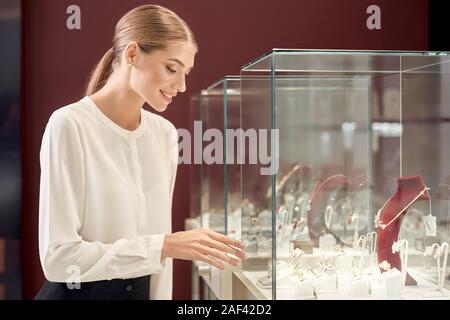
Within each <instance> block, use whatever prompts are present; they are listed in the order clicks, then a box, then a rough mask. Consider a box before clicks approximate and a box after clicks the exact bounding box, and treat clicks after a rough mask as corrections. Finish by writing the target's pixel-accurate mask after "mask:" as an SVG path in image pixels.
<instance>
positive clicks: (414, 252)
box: [401, 58, 450, 297]
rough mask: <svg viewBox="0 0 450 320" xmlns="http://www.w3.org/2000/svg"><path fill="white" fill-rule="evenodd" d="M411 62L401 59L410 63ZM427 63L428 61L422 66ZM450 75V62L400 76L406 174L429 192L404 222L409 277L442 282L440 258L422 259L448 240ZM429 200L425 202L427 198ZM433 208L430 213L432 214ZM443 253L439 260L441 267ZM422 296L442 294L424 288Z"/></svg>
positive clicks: (445, 277) (446, 278)
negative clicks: (432, 221)
mask: <svg viewBox="0 0 450 320" xmlns="http://www.w3.org/2000/svg"><path fill="white" fill-rule="evenodd" d="M408 60H409V58H403V61H404V63H405V64H406V63H409V61H408ZM424 64H425V62H424ZM449 85H450V73H449V63H448V61H443V62H442V63H441V64H433V65H431V66H428V65H427V66H426V67H424V68H419V69H415V70H411V71H410V72H405V73H403V75H402V89H403V99H402V102H403V139H402V140H403V158H402V169H403V174H404V175H406V176H410V175H419V176H421V177H422V178H423V181H424V183H425V185H426V186H427V187H429V188H430V190H429V196H430V198H431V201H430V202H431V203H430V202H429V201H418V202H417V203H416V204H414V206H412V209H411V210H409V212H408V214H407V215H406V216H405V218H404V222H403V224H402V229H401V238H402V239H406V240H408V242H409V248H410V249H409V261H410V262H409V263H408V264H409V265H410V270H411V276H412V277H414V278H415V280H418V281H420V279H421V277H423V278H425V279H426V280H429V281H432V282H433V283H438V278H439V277H438V270H437V269H438V266H437V262H438V261H437V257H433V256H432V255H431V256H427V257H424V253H425V248H426V247H427V246H428V247H430V246H433V244H435V245H434V248H435V249H436V248H437V247H439V246H442V244H443V243H449V241H450V211H449V210H450V206H449V203H450V202H449V200H450V192H449V191H450V188H449V187H450V162H449V161H448V159H449V156H450V154H449V148H448V145H447V141H448V140H447V139H448V137H449V136H450V117H449V115H450V105H449V102H450V93H449V90H448V88H449ZM423 200H426V199H423ZM430 205H431V211H430ZM429 214H432V215H433V216H435V217H436V225H437V230H436V233H435V234H433V233H430V232H427V228H426V225H425V224H424V219H426V217H427V216H428V215H429ZM443 259H444V253H442V255H441V256H440V260H441V263H443ZM449 280H450V279H449V277H448V276H447V273H445V271H443V281H442V284H443V286H444V287H445V288H447V289H449V284H450V281H449ZM421 295H422V296H424V297H430V296H431V297H435V296H442V293H440V292H438V291H437V290H436V291H435V292H432V291H431V292H430V290H426V291H424V292H422V293H421Z"/></svg>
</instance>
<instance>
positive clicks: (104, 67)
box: [85, 48, 114, 95]
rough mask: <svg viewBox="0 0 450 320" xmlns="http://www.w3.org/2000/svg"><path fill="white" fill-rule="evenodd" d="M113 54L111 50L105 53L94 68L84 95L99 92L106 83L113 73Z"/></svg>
mask: <svg viewBox="0 0 450 320" xmlns="http://www.w3.org/2000/svg"><path fill="white" fill-rule="evenodd" d="M113 61H114V52H113V48H111V49H109V50H108V52H106V53H105V55H104V56H103V58H102V59H101V60H100V62H99V63H98V64H97V65H96V66H95V68H94V70H93V71H92V73H91V77H90V80H89V83H88V85H87V89H86V93H85V95H91V94H94V93H96V92H97V91H98V90H100V89H101V88H102V87H103V86H104V85H105V84H106V81H108V78H109V76H110V75H111V73H112V71H113Z"/></svg>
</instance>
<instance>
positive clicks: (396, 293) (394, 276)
mask: <svg viewBox="0 0 450 320" xmlns="http://www.w3.org/2000/svg"><path fill="white" fill-rule="evenodd" d="M380 289H381V295H382V296H385V297H401V295H402V290H403V284H402V273H401V272H400V271H398V270H397V269H395V268H394V269H392V270H389V271H387V272H384V273H382V274H381V279H380Z"/></svg>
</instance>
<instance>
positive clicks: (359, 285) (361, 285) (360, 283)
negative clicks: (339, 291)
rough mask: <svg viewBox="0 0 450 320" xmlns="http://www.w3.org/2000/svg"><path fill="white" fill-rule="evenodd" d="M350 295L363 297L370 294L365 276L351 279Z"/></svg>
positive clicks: (368, 283)
mask: <svg viewBox="0 0 450 320" xmlns="http://www.w3.org/2000/svg"><path fill="white" fill-rule="evenodd" d="M350 294H351V295H353V296H365V295H369V294H370V280H369V278H368V277H366V276H361V277H358V278H355V279H352V282H351V287H350Z"/></svg>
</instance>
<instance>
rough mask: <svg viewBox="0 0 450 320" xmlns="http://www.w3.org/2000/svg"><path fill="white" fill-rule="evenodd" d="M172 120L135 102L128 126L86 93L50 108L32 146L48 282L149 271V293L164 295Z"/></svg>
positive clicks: (173, 162)
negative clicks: (134, 120) (36, 154)
mask: <svg viewBox="0 0 450 320" xmlns="http://www.w3.org/2000/svg"><path fill="white" fill-rule="evenodd" d="M176 137H177V135H176V129H175V127H174V126H173V125H172V124H171V123H170V122H169V121H168V120H166V119H164V118H163V117H161V116H159V115H156V114H153V113H150V112H148V111H146V110H144V109H141V121H140V124H139V127H138V128H137V129H136V130H133V131H129V130H126V129H124V128H122V127H120V126H119V125H117V124H116V123H115V122H113V121H112V120H111V119H109V118H108V117H107V116H106V115H105V114H104V113H103V112H102V111H101V110H100V109H99V108H98V107H97V106H96V105H95V103H94V101H93V100H92V99H91V98H90V97H89V96H85V97H84V98H83V99H81V100H80V101H78V102H75V103H73V104H70V105H67V106H64V107H62V108H59V109H58V110H56V111H55V112H54V113H53V114H52V115H51V117H50V119H49V121H48V123H47V126H46V128H45V132H44V135H43V138H42V144H41V150H40V165H41V179H40V195H39V255H40V261H41V265H42V268H43V271H44V274H45V277H46V278H47V279H48V280H49V281H52V282H70V281H73V280H74V279H75V280H76V281H80V282H81V285H82V283H83V282H90V281H98V280H110V279H117V278H119V279H128V278H134V277H140V276H144V275H149V274H151V285H150V298H151V299H171V298H172V260H171V259H164V260H162V259H161V249H162V245H163V241H164V236H165V234H167V233H170V232H171V210H172V195H173V189H174V184H175V177H176V171H177V156H178V152H177V138H176Z"/></svg>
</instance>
